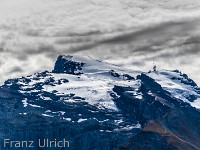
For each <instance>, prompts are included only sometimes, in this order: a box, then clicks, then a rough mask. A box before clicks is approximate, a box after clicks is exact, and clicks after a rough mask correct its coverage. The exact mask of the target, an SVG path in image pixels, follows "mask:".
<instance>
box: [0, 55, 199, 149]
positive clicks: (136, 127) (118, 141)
mask: <svg viewBox="0 0 200 150" xmlns="http://www.w3.org/2000/svg"><path fill="white" fill-rule="evenodd" d="M0 107H1V110H0V113H1V115H0V121H1V125H0V126H1V128H0V129H1V130H0V135H1V140H4V139H12V140H14V141H24V140H26V141H27V140H32V141H35V143H36V144H35V147H33V148H31V149H33V150H38V149H44V150H46V149H57V148H56V147H55V145H54V147H53V146H52V147H44V148H41V147H38V143H37V142H38V139H52V140H55V139H56V140H63V139H67V140H68V141H69V147H68V148H67V149H70V150H114V149H119V150H144V149H145V150H160V149H166V150H199V149H200V126H198V125H199V124H200V88H199V87H198V86H197V85H196V83H195V82H194V81H193V80H191V79H190V78H189V77H188V76H187V75H186V74H182V73H181V72H179V71H177V70H174V71H168V70H161V71H158V70H154V71H149V72H147V73H144V72H140V71H133V70H128V69H122V68H120V67H118V66H115V65H112V64H109V63H106V62H103V61H100V60H95V59H92V58H89V57H78V56H64V55H62V56H59V57H58V59H57V61H56V63H55V67H54V69H53V70H52V71H51V72H50V71H44V72H39V73H35V74H34V75H30V76H27V77H21V78H17V79H9V80H7V81H5V83H4V85H2V86H1V87H0ZM8 146H9V145H8ZM1 149H3V150H4V149H13V150H15V149H16V148H14V147H9V148H8V147H6V148H5V147H4V145H1ZM18 149H22V150H23V148H22V147H20V148H18ZM60 149H66V148H64V147H63V148H60Z"/></svg>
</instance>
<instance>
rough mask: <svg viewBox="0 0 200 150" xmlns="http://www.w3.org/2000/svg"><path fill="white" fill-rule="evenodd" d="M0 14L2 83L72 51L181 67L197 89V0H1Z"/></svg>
mask: <svg viewBox="0 0 200 150" xmlns="http://www.w3.org/2000/svg"><path fill="white" fill-rule="evenodd" d="M0 10H1V13H0V18H1V20H0V58H1V59H0V67H1V69H0V83H3V82H4V80H6V79H8V78H15V77H19V76H22V75H28V74H32V73H34V72H37V71H42V70H51V69H52V67H53V65H54V62H55V60H56V57H57V56H58V55H59V54H74V53H76V54H80V55H89V56H92V57H96V58H98V59H104V60H106V61H109V62H111V63H115V64H120V65H122V66H123V67H124V66H125V67H128V68H132V69H137V70H143V71H148V70H149V69H151V68H152V66H153V63H154V64H156V65H157V66H158V68H159V69H179V70H181V71H182V72H185V73H187V74H188V75H189V76H190V77H191V78H193V79H194V80H195V81H196V82H197V83H198V84H199V85H200V77H199V76H198V73H199V72H200V69H199V66H200V60H199V56H200V50H199V48H200V47H199V42H200V30H199V28H200V27H199V25H200V2H199V1H198V0H174V1H170V0H164V1H160V0H148V1H146V0H142V1H138V0H111V1H106V0H101V1H99V0H73V1H66V0H29V1H27V0H20V1H18V0H2V1H1V2H0Z"/></svg>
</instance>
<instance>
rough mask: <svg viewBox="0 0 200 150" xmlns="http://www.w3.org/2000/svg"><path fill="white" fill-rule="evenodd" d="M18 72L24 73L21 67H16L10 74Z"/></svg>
mask: <svg viewBox="0 0 200 150" xmlns="http://www.w3.org/2000/svg"><path fill="white" fill-rule="evenodd" d="M16 72H22V69H21V67H14V68H13V69H11V70H10V73H16Z"/></svg>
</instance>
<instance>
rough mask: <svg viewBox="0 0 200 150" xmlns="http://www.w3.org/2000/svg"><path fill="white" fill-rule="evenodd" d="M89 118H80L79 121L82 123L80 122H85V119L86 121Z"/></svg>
mask: <svg viewBox="0 0 200 150" xmlns="http://www.w3.org/2000/svg"><path fill="white" fill-rule="evenodd" d="M86 120H87V119H79V120H78V121H77V122H78V123H80V122H83V121H86Z"/></svg>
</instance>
